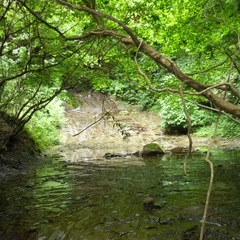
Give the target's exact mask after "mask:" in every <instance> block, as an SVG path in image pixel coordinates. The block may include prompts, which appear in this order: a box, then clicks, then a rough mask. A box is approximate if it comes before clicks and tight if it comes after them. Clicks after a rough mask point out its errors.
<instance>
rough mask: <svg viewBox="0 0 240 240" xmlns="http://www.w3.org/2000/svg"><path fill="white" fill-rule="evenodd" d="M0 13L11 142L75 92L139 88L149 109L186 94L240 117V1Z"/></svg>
mask: <svg viewBox="0 0 240 240" xmlns="http://www.w3.org/2000/svg"><path fill="white" fill-rule="evenodd" d="M0 7H1V8H0V26H1V27H0V40H1V42H0V68H1V71H0V116H1V118H2V119H4V120H5V121H7V122H10V123H11V128H10V129H8V134H7V137H6V136H5V137H4V138H3V140H1V141H2V142H7V141H8V140H9V138H11V137H12V136H15V135H17V134H18V133H19V132H20V131H21V130H22V129H23V127H24V126H25V124H26V123H27V122H29V120H30V119H31V118H32V116H33V115H34V113H35V112H36V111H39V110H40V109H43V108H45V107H46V106H47V105H48V104H49V103H50V102H52V100H53V99H54V98H55V97H56V96H58V95H59V94H60V93H62V92H64V91H65V90H68V89H81V90H84V89H89V88H91V89H94V90H96V91H107V92H109V93H113V92H114V93H117V94H118V95H120V96H121V97H124V95H128V97H129V98H134V95H135V94H136V92H137V91H140V92H141V98H142V101H145V99H146V98H147V97H148V96H149V95H150V97H149V98H150V99H151V98H152V99H153V100H152V102H151V103H149V102H148V104H153V103H154V102H155V101H158V98H159V97H160V96H165V100H166V101H165V102H166V104H168V100H167V99H168V96H169V95H170V94H171V95H173V96H174V98H175V97H176V96H181V95H182V96H184V98H186V100H187V101H188V102H192V103H193V104H201V105H203V106H205V107H207V108H211V109H213V110H214V111H221V112H223V113H224V114H226V115H228V117H230V118H231V119H233V120H235V121H237V118H238V117H239V116H240V106H239V99H240V92H239V73H240V65H239V62H240V61H239V59H240V24H239V17H240V1H239V0H200V1H193V0H184V1H157V0H153V1H150V2H149V1H146V0H133V1H123V0H118V1H116V0H104V1H97V0H82V1H81V0H71V1H63V0H51V1H45V0H39V1H33V0H18V1H15V0H9V1H5V0H2V1H1V3H0ZM131 91H132V93H131ZM153 93H154V94H153ZM138 99H139V98H138ZM169 101H170V99H169ZM2 144H3V143H2Z"/></svg>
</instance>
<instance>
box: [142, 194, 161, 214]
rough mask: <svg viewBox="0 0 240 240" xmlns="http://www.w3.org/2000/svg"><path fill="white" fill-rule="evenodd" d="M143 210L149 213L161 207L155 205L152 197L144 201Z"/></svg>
mask: <svg viewBox="0 0 240 240" xmlns="http://www.w3.org/2000/svg"><path fill="white" fill-rule="evenodd" d="M143 208H144V209H145V210H147V211H151V210H153V209H159V208H161V206H159V205H157V204H155V202H154V199H153V198H152V197H147V198H145V199H144V200H143Z"/></svg>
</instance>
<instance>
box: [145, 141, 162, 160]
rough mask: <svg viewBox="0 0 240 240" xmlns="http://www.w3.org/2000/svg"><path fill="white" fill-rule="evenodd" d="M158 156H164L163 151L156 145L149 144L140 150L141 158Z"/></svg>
mask: <svg viewBox="0 0 240 240" xmlns="http://www.w3.org/2000/svg"><path fill="white" fill-rule="evenodd" d="M159 154H164V151H163V150H162V148H161V147H160V146H159V145H158V144H157V143H149V144H146V145H145V146H143V150H142V154H141V155H142V156H143V157H148V156H156V155H159Z"/></svg>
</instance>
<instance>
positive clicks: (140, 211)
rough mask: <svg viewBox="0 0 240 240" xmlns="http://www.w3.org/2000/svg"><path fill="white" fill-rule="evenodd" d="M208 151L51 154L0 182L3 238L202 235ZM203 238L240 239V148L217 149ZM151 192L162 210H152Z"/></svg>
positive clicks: (153, 239) (39, 239)
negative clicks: (148, 204)
mask: <svg viewBox="0 0 240 240" xmlns="http://www.w3.org/2000/svg"><path fill="white" fill-rule="evenodd" d="M204 157H205V155H204V154H203V153H196V154H193V155H192V156H191V157H190V159H189V160H188V164H187V170H188V174H187V176H183V156H181V155H164V156H163V157H158V158H151V159H141V158H137V157H128V158H115V159H91V158H88V159H84V158H79V159H78V161H76V162H72V161H68V159H66V158H64V157H52V158H46V159H45V160H44V161H45V163H44V164H42V165H40V166H38V167H37V168H36V169H35V170H34V171H33V172H32V173H31V174H26V175H24V176H21V177H16V178H14V179H12V180H8V181H6V182H4V183H3V184H2V185H1V186H0V239H2V240H8V239H14V240H28V239H34V240H35V239H37V240H45V239H46V240H71V239H72V240H73V239H74V240H78V239H79V240H84V239H86V240H91V239H92V240H95V239H96V240H107V239H116V240H117V239H124V240H125V239H129V240H135V239H136V240H145V239H146V240H147V239H150V240H157V239H164V240H170V239H172V240H177V239H198V237H199V233H200V227H201V219H202V215H203V209H204V204H205V199H206V193H207V189H208V183H209V176H210V173H209V167H208V165H207V164H206V163H205V162H204ZM211 159H212V160H213V162H214V167H215V178H214V185H213V190H212V194H211V198H210V205H209V211H208V217H207V223H206V227H205V239H215V240H221V239H223V240H228V239H229V240H230V239H231V240H233V239H235V240H236V239H240V198H239V196H240V162H239V160H240V152H238V151H214V152H213V154H212V155H211ZM149 196H151V197H153V198H154V199H155V202H156V204H158V205H160V206H161V208H160V209H153V210H150V211H147V210H145V209H144V208H143V204H142V202H143V200H144V199H145V198H146V197H149Z"/></svg>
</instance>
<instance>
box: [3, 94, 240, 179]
mask: <svg viewBox="0 0 240 240" xmlns="http://www.w3.org/2000/svg"><path fill="white" fill-rule="evenodd" d="M76 97H77V100H78V102H79V106H77V107H76V108H71V107H69V106H66V118H67V122H66V124H65V125H64V126H63V128H62V129H61V138H60V144H59V145H58V146H56V147H54V148H52V149H50V150H49V152H48V154H49V155H53V156H54V155H60V156H63V157H64V159H66V160H67V161H70V162H75V161H79V160H81V159H84V160H88V159H100V158H103V156H104V155H105V153H107V152H121V153H123V154H125V153H133V152H136V151H141V150H142V147H143V146H144V145H145V144H147V143H150V142H155V143H158V144H159V145H160V146H161V147H162V148H163V150H164V151H168V150H169V149H171V148H174V147H188V138H187V136H186V135H178V136H170V135H165V134H164V132H163V130H162V127H161V118H160V117H159V115H158V114H157V113H154V112H149V111H145V110H142V109H140V108H139V107H138V106H133V105H128V104H126V103H122V102H120V101H116V100H115V99H111V98H109V97H107V96H105V95H104V94H100V93H88V94H78V95H76ZM192 139H193V148H201V149H205V150H206V149H207V147H208V146H209V144H210V142H211V139H210V138H205V137H196V136H194V135H193V136H192ZM239 142H240V140H239V139H232V140H229V139H217V140H216V141H215V142H214V148H215V149H229V150H231V149H233V150H234V149H237V148H238V147H239ZM30 143H31V144H33V142H31V141H30ZM30 143H28V144H26V137H24V138H23V139H22V143H20V142H19V143H17V144H16V146H17V147H15V148H12V149H11V150H9V151H7V152H3V153H1V154H0V181H1V180H2V179H7V178H11V177H13V176H16V175H24V174H27V173H28V172H31V171H32V169H34V168H35V167H36V166H39V165H40V166H41V165H43V164H44V161H47V159H45V158H44V156H41V155H40V154H39V152H37V150H35V151H34V150H33V149H34V148H32V147H29V146H30V145H31V144H30ZM30 148H31V149H30ZM29 150H30V151H29Z"/></svg>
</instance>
